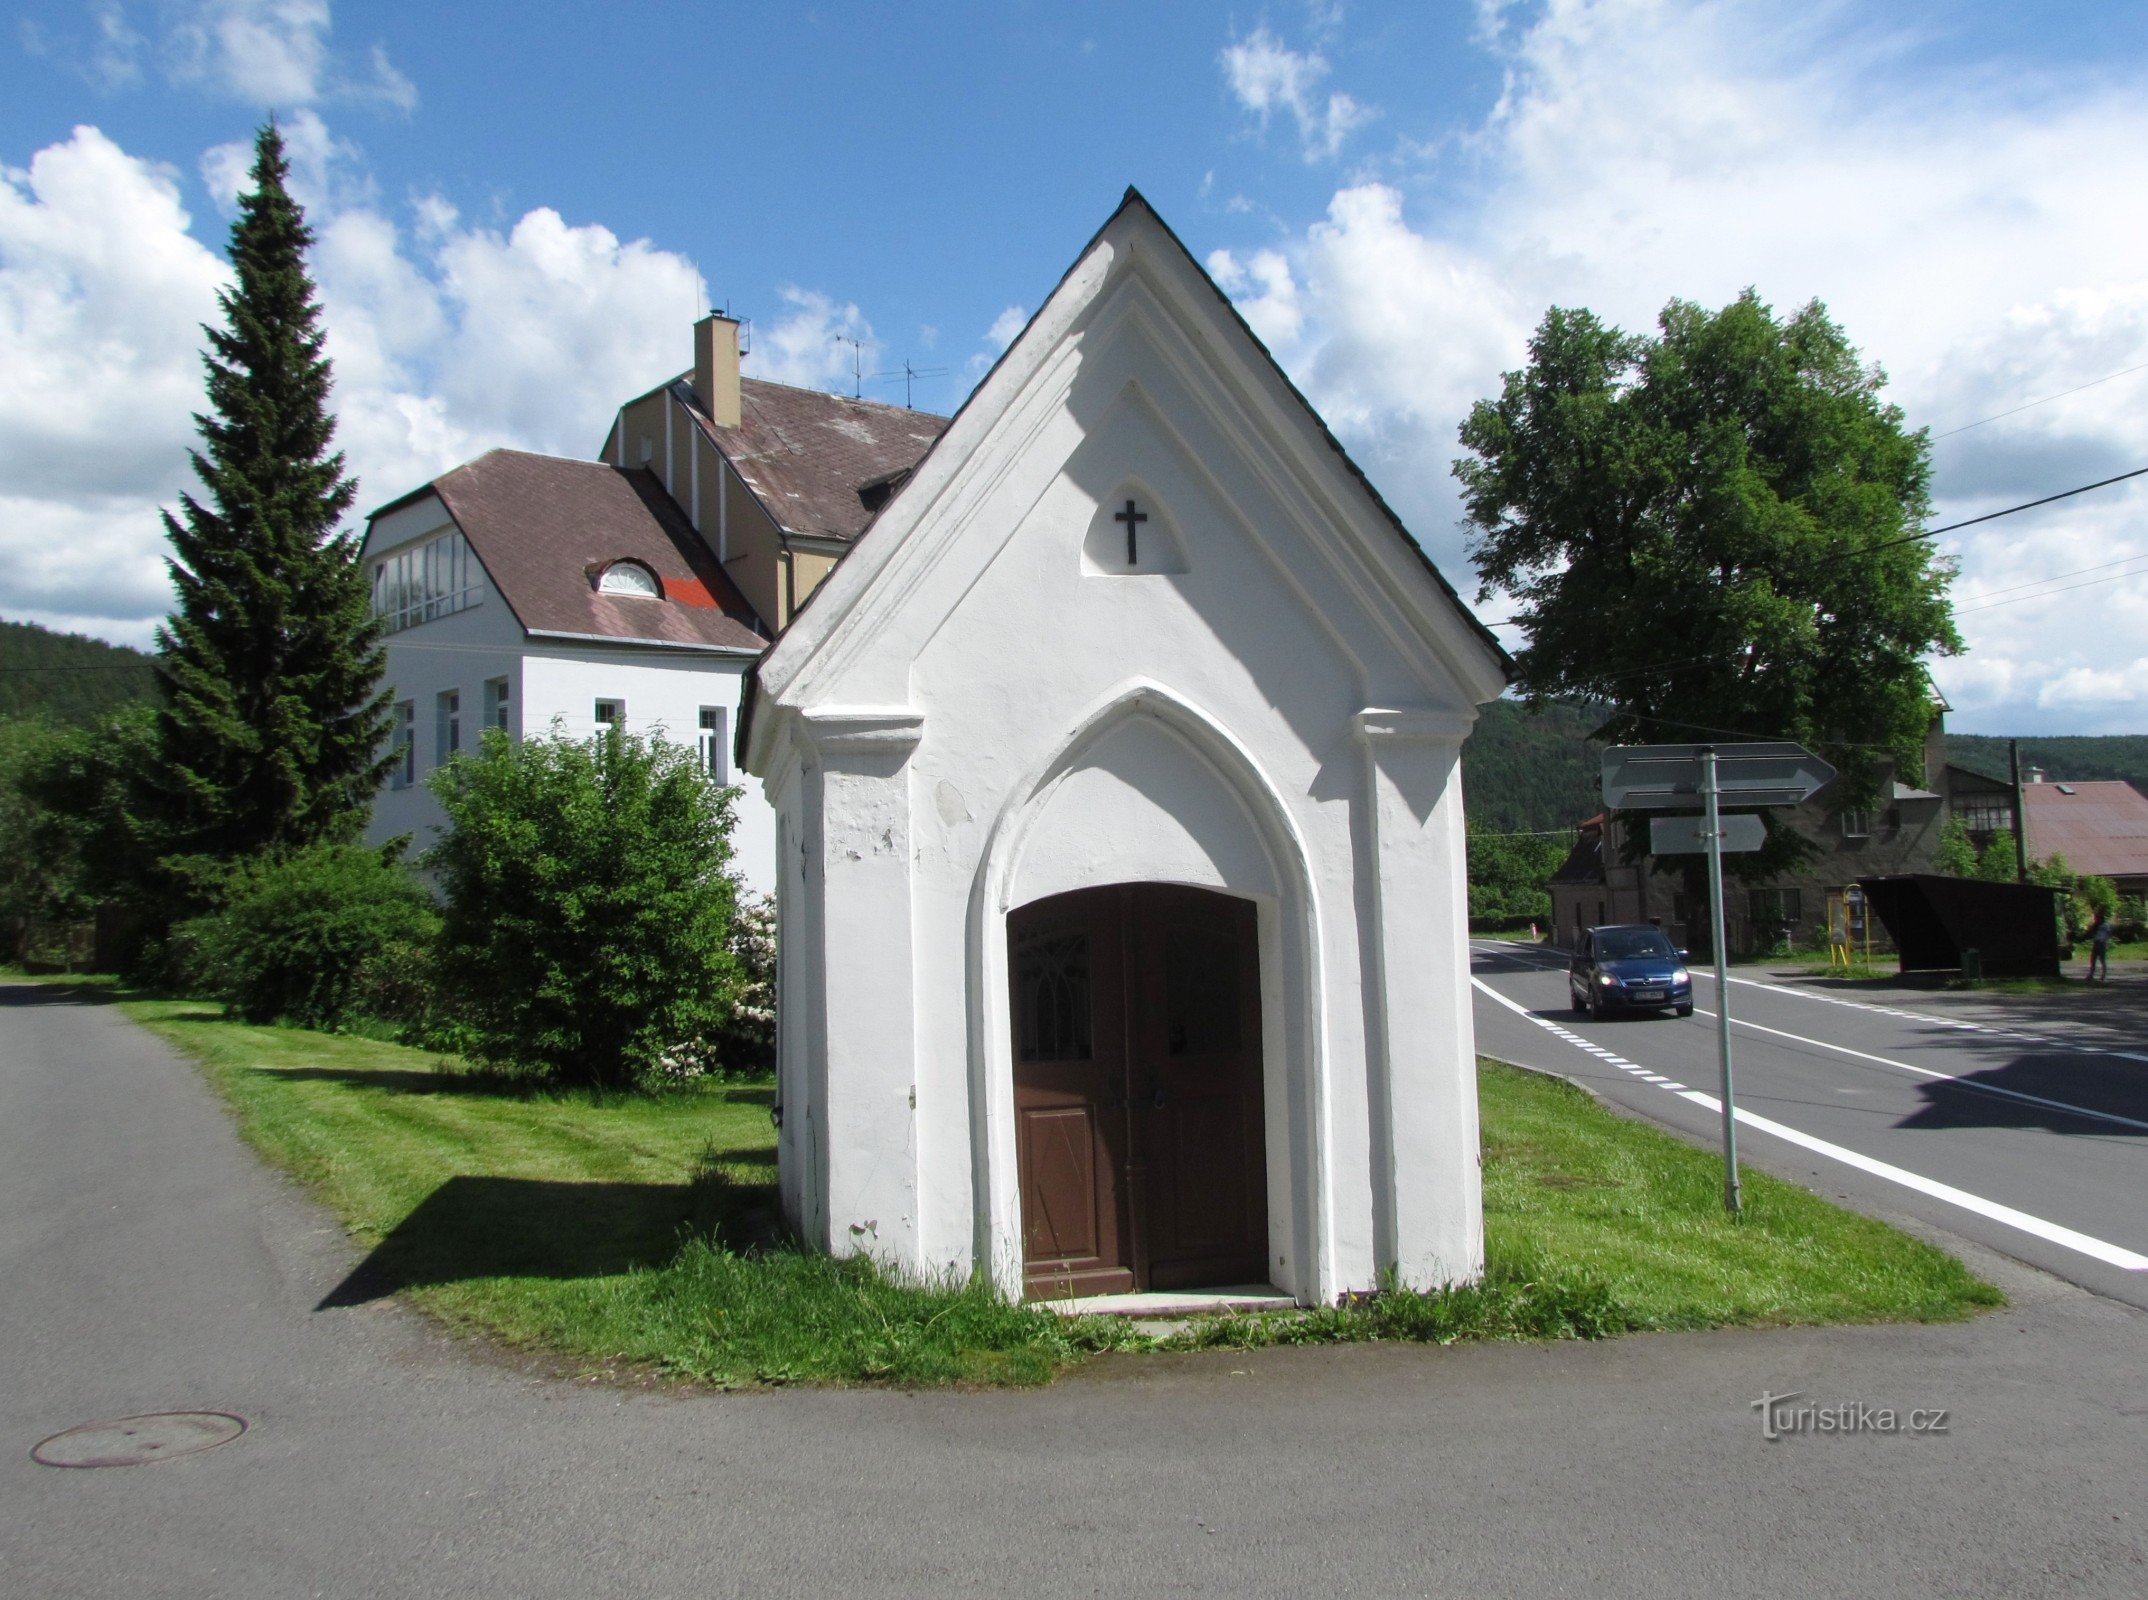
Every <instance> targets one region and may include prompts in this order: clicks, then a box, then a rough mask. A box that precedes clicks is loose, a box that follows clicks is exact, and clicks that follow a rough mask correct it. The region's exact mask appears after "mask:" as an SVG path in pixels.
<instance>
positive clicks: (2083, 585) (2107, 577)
mask: <svg viewBox="0 0 2148 1600" xmlns="http://www.w3.org/2000/svg"><path fill="white" fill-rule="evenodd" d="M2139 577H2148V572H2106V573H2105V574H2104V575H2103V576H2102V577H2100V578H2088V579H2084V580H2083V581H2082V582H2080V583H2069V584H2065V585H2063V586H2061V587H2059V588H2056V589H2046V590H2044V592H2043V593H2042V594H2017V595H2015V596H2014V597H2013V599H2011V600H1994V601H1992V602H1991V604H1990V605H1984V606H1964V607H1962V609H1961V610H1959V611H1957V612H1956V613H1955V615H1956V616H1960V617H1966V616H1967V615H1968V614H1969V613H1970V612H1972V611H1991V610H1995V609H1997V608H1998V607H2000V606H2018V605H2020V604H2021V603H2022V602H2023V601H2025V600H2048V599H2050V598H2051V596H2053V595H2055V594H2067V593H2070V592H2071V591H2072V590H2075V589H2093V588H2094V587H2095V586H2096V585H2097V584H2099V583H2115V582H2117V581H2118V580H2119V579H2120V578H2139Z"/></svg>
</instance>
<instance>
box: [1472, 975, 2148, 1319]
mask: <svg viewBox="0 0 2148 1600" xmlns="http://www.w3.org/2000/svg"><path fill="white" fill-rule="evenodd" d="M1473 966H1474V970H1475V977H1476V990H1477V1006H1476V1022H1477V1045H1478V1048H1479V1049H1480V1050H1482V1051H1483V1052H1484V1053H1485V1054H1487V1055H1491V1056H1495V1057H1498V1058H1499V1059H1501V1060H1505V1061H1514V1062H1518V1063H1521V1064H1522V1065H1525V1066H1534V1067H1542V1068H1545V1069H1548V1070H1550V1071H1553V1072H1558V1073H1561V1074H1564V1075H1566V1076H1568V1077H1571V1078H1573V1079H1575V1080H1576V1081H1577V1082H1580V1083H1583V1084H1585V1085H1587V1086H1588V1087H1589V1088H1590V1089H1593V1090H1594V1091H1596V1092H1597V1093H1598V1094H1600V1095H1602V1096H1603V1097H1604V1098H1605V1099H1607V1100H1611V1101H1613V1102H1615V1103H1617V1104H1619V1105H1622V1106H1625V1107H1627V1108H1629V1109H1631V1110H1633V1111H1636V1112H1639V1113H1640V1114H1641V1115H1643V1116H1646V1117H1649V1118H1652V1119H1654V1120H1657V1121H1660V1122H1663V1123H1666V1124H1668V1125H1670V1126H1672V1127H1675V1128H1679V1129H1682V1130H1684V1131H1686V1132H1688V1133H1691V1134H1692V1135H1694V1136H1695V1137H1696V1138H1701V1139H1716V1138H1719V1137H1720V1128H1721V1111H1720V1107H1721V1099H1720V1097H1719V1092H1718V1081H1719V1067H1718V1053H1717V1044H1716V1022H1715V1012H1716V1006H1717V997H1716V992H1715V974H1714V973H1713V972H1712V971H1710V970H1708V969H1705V968H1695V969H1693V976H1694V985H1693V998H1694V1003H1695V1013H1694V1015H1693V1016H1692V1017H1690V1018H1687V1019H1684V1020H1679V1019H1675V1018H1671V1017H1669V1016H1667V1015H1664V1016H1649V1015H1644V1016H1637V1017H1621V1018H1607V1019H1606V1020H1604V1021H1602V1022H1592V1021H1590V1020H1589V1019H1588V1018H1587V1017H1586V1016H1581V1015H1577V1014H1576V1013H1575V1012H1574V1011H1573V1009H1572V1006H1571V1004H1570V1002H1569V999H1568V991H1567V983H1566V965H1565V961H1564V958H1563V957H1562V956H1560V955H1559V953H1557V952H1547V951H1544V950H1542V949H1540V948H1538V947H1535V946H1530V945H1517V944H1508V943H1503V942H1496V941H1479V942H1478V943H1477V944H1476V946H1475V953H1474V959H1473ZM1730 1009H1731V1018H1732V1027H1731V1034H1732V1039H1731V1045H1732V1061H1733V1077H1734V1084H1735V1094H1734V1100H1735V1102H1736V1105H1737V1107H1738V1111H1739V1130H1738V1145H1739V1154H1740V1156H1741V1158H1742V1159H1744V1160H1748V1161H1751V1162H1753V1163H1755V1164H1758V1165H1760V1166H1762V1167H1765V1168H1766V1169H1768V1170H1770V1171H1773V1172H1776V1173H1779V1174H1782V1175H1784V1176H1787V1177H1790V1178H1794V1179H1796V1180H1797V1181H1799V1182H1801V1183H1805V1184H1807V1185H1809V1186H1810V1187H1813V1188H1817V1189H1819V1190H1821V1191H1822V1192H1823V1193H1827V1194H1831V1195H1837V1196H1841V1197H1844V1198H1846V1199H1847V1200H1849V1201H1850V1202H1851V1203H1852V1204H1854V1205H1856V1206H1858V1207H1860V1208H1861V1209H1865V1210H1869V1211H1874V1212H1877V1213H1880V1214H1883V1215H1890V1216H1893V1215H1903V1216H1909V1217H1914V1218H1919V1219H1921V1220H1923V1221H1924V1222H1926V1223H1928V1224H1930V1225H1932V1226H1935V1227H1939V1228H1944V1229H1947V1230H1949V1231H1951V1232H1954V1233H1958V1234H1964V1235H1967V1236H1968V1237H1970V1238H1972V1239H1976V1240H1978V1241H1980V1242H1982V1243H1984V1244H1986V1245H1989V1246H1990V1247H1991V1248H1993V1249H1995V1250H1999V1251H2003V1252H2005V1253H2007V1254H2009V1255H2012V1256H2015V1257H2018V1258H2019V1259H2021V1260H2023V1261H2027V1262H2030V1263H2033V1264H2034V1265H2036V1266H2038V1267H2041V1268H2043V1269H2044V1270H2045V1271H2048V1272H2054V1273H2057V1274H2059V1275H2060V1276H2062V1277H2065V1278H2069V1279H2071V1280H2072V1281H2073V1282H2075V1283H2078V1284H2081V1285H2083V1286H2084V1287H2087V1288H2090V1289H2093V1290H2095V1291H2096V1292H2097V1293H2099V1294H2104V1295H2109V1296H2112V1297H2114V1298H2117V1299H2121V1300H2124V1301H2127V1302H2128V1303H2130V1304H2132V1305H2135V1306H2140V1307H2143V1308H2148V988H2135V987H2124V988H2121V987H2114V988H2113V989H2111V990H2110V991H2108V992H2107V993H2099V994H2093V995H2090V994H2070V995H2052V996H2004V995H1982V994H1980V995H1957V994H1954V993H1949V992H1945V991H1924V992H1919V991H1911V992H1909V993H1906V994H1905V993H1900V992H1894V991H1889V990H1880V991H1878V992H1873V991H1871V990H1869V989H1867V988H1865V987H1863V986H1856V987H1846V986H1835V985H1829V984H1827V983H1825V982H1824V980H1823V979H1821V978H1820V977H1818V976H1813V975H1808V976H1800V975H1793V974H1788V973H1779V974H1769V973H1764V972H1756V971H1753V970H1751V969H1742V968H1734V969H1732V972H1731V1002H1730ZM1666 1080H1667V1081H1666Z"/></svg>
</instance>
